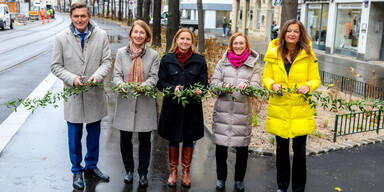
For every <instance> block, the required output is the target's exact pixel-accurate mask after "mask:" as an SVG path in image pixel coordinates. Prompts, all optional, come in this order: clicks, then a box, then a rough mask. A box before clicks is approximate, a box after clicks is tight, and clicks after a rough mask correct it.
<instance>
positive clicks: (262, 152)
mask: <svg viewBox="0 0 384 192" xmlns="http://www.w3.org/2000/svg"><path fill="white" fill-rule="evenodd" d="M204 127H205V129H206V130H207V132H208V133H209V135H212V129H210V128H208V126H207V125H206V124H205V123H204ZM376 143H384V136H377V137H373V138H366V139H362V140H360V141H350V142H346V143H340V144H337V145H336V146H332V147H331V148H328V147H324V148H321V149H309V148H307V152H306V154H307V156H316V155H321V154H324V153H328V152H333V151H339V150H346V149H351V148H355V147H361V146H364V145H370V144H376ZM231 151H233V152H235V151H236V150H235V149H232V150H231ZM248 153H249V154H250V156H275V155H276V151H271V150H268V149H264V148H261V147H249V148H248ZM290 155H291V156H292V155H293V153H292V152H291V153H290Z"/></svg>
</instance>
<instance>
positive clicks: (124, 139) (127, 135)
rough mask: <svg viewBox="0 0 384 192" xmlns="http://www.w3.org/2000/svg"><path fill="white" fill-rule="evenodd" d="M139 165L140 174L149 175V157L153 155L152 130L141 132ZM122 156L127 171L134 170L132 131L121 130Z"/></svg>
mask: <svg viewBox="0 0 384 192" xmlns="http://www.w3.org/2000/svg"><path fill="white" fill-rule="evenodd" d="M138 134H139V167H138V169H137V172H138V173H139V175H140V176H142V175H147V173H148V167H149V159H150V156H151V132H139V133H138ZM120 149H121V156H122V158H123V163H124V167H125V170H126V171H131V172H133V169H134V167H135V165H134V161H133V154H132V153H133V150H132V132H129V131H121V130H120Z"/></svg>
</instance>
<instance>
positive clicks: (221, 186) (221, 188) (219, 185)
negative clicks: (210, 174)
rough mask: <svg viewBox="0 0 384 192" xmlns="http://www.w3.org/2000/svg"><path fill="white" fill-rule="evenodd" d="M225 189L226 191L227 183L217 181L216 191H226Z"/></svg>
mask: <svg viewBox="0 0 384 192" xmlns="http://www.w3.org/2000/svg"><path fill="white" fill-rule="evenodd" d="M224 189H225V181H224V180H217V182H216V190H218V191H224Z"/></svg>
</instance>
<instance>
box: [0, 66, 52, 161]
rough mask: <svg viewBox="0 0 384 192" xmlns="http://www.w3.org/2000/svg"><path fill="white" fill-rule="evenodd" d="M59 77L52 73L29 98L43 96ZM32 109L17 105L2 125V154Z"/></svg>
mask: <svg viewBox="0 0 384 192" xmlns="http://www.w3.org/2000/svg"><path fill="white" fill-rule="evenodd" d="M57 80H58V79H57V77H56V76H54V75H53V74H52V73H49V75H48V76H47V77H46V78H45V79H44V80H43V81H41V83H40V84H39V85H38V86H37V87H36V88H35V89H34V90H33V91H32V93H31V94H29V95H28V97H27V98H29V99H34V98H42V97H44V95H45V94H46V93H47V92H48V91H49V90H50V89H51V88H52V86H53V85H54V84H55V83H56V81H57ZM31 113H32V111H31V110H28V109H27V108H25V107H24V106H23V105H20V106H19V107H17V112H15V111H14V112H12V113H11V115H9V116H8V117H7V119H5V120H4V121H3V123H2V124H1V125H0V154H1V153H2V152H3V150H4V149H5V147H6V146H7V144H8V143H9V142H10V141H11V139H12V138H13V136H14V135H15V134H16V132H17V131H18V130H19V129H20V127H21V126H22V125H23V124H24V122H25V121H26V120H27V119H28V117H29V115H31Z"/></svg>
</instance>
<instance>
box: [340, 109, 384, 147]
mask: <svg viewBox="0 0 384 192" xmlns="http://www.w3.org/2000/svg"><path fill="white" fill-rule="evenodd" d="M383 115H384V114H383V111H380V110H377V111H368V112H358V113H349V114H342V115H336V120H335V130H334V131H335V132H334V137H333V142H336V137H338V136H344V135H351V134H355V133H363V132H368V131H376V133H379V130H380V129H384V127H383Z"/></svg>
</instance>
